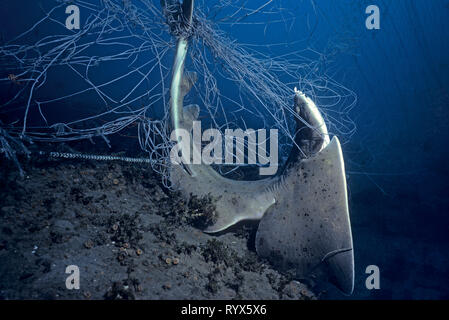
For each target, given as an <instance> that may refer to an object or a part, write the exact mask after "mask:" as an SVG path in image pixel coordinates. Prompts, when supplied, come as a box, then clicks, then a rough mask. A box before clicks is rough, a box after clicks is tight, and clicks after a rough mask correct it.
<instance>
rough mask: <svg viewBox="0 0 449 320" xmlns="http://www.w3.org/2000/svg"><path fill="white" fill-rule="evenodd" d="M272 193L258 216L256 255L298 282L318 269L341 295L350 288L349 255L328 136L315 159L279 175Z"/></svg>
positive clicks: (343, 197)
mask: <svg viewBox="0 0 449 320" xmlns="http://www.w3.org/2000/svg"><path fill="white" fill-rule="evenodd" d="M284 177H285V178H284V179H283V181H282V182H281V183H279V184H278V185H277V186H276V187H275V188H276V189H277V191H276V195H275V198H276V203H275V204H274V205H273V206H271V207H270V208H269V209H268V210H267V212H266V213H265V214H264V216H263V218H262V220H261V221H260V223H259V228H258V230H257V233H256V250H257V254H258V255H259V256H260V257H263V258H266V259H268V260H269V261H270V262H272V263H273V264H275V265H276V266H277V267H279V268H280V269H283V270H289V269H294V271H296V276H297V277H298V278H300V279H304V278H307V277H309V276H311V275H312V274H313V272H314V271H315V270H316V269H317V268H318V267H323V266H322V265H324V267H325V268H326V273H327V275H328V276H329V278H330V281H331V282H333V283H334V284H335V285H336V286H337V287H338V288H339V289H340V290H341V291H343V292H344V293H346V294H351V293H352V291H353V288H354V254H353V250H352V248H353V244H352V234H351V224H350V218H349V209H348V195H347V188H346V178H345V170H344V161H343V154H342V152H341V146H340V142H339V140H338V138H337V137H333V138H332V140H331V142H330V143H329V145H327V146H326V147H325V148H324V149H323V150H321V151H320V152H319V153H318V154H316V155H315V156H312V157H310V158H308V159H303V160H301V161H299V162H297V163H295V164H294V165H293V166H291V167H290V168H289V169H287V171H286V172H285V173H284Z"/></svg>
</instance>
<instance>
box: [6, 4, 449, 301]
mask: <svg viewBox="0 0 449 320" xmlns="http://www.w3.org/2000/svg"><path fill="white" fill-rule="evenodd" d="M42 2H43V3H44V4H45V6H47V5H48V4H49V3H50V2H49V1H42ZM264 2H265V1H258V3H261V4H262V3H264ZM254 3H256V1H255V2H254ZM36 4H37V1H17V0H15V1H12V0H8V1H5V0H4V1H3V2H2V5H1V13H2V14H1V19H0V27H1V31H2V35H3V37H4V38H5V39H10V38H12V37H13V36H14V35H17V34H18V33H20V32H21V31H23V30H25V28H26V27H29V25H30V21H36V19H37V17H40V16H41V12H40V11H38V10H35V8H36ZM281 4H282V6H283V7H284V8H285V9H287V11H288V12H289V13H290V15H289V16H288V17H291V16H292V15H293V16H294V17H295V22H294V24H293V26H292V28H290V24H288V23H287V22H286V23H281V24H269V25H268V27H267V28H265V25H258V26H255V25H234V26H229V25H224V26H222V27H223V29H224V30H225V31H226V32H228V34H229V35H230V37H231V38H236V39H237V40H238V41H239V42H243V43H245V42H251V43H259V44H269V43H281V42H286V43H295V46H309V47H311V48H314V49H316V50H318V51H320V52H330V51H331V50H334V51H333V52H334V53H336V54H335V55H333V59H332V61H329V65H328V68H329V70H330V71H331V73H332V74H333V75H334V78H335V80H337V81H339V82H341V83H342V84H343V85H345V86H346V87H348V88H350V89H351V90H353V91H354V92H355V93H356V94H357V97H358V101H357V105H356V107H355V108H354V109H353V111H352V113H351V116H352V118H353V119H354V121H355V123H356V125H357V132H356V133H355V134H354V135H353V136H352V137H350V138H349V137H348V138H347V139H346V137H342V138H343V140H344V141H345V144H344V146H343V148H344V153H345V160H346V167H347V176H348V186H349V192H350V209H351V219H352V226H353V237H354V247H355V258H356V287H355V292H354V295H353V296H352V297H351V298H373V299H403V298H413V299H441V298H446V299H448V298H449V289H448V288H447V286H448V285H449V270H448V265H449V235H448V231H449V200H448V192H449V180H448V176H449V174H448V165H447V159H448V151H447V145H446V141H447V138H448V135H449V57H448V55H449V34H448V33H449V32H448V31H449V19H448V18H449V2H448V1H447V0H432V1H428V0H384V1H381V0H370V1H365V0H352V1H350V0H339V1H331V0H315V1H313V0H300V1H297V0H291V1H282V2H281ZM371 4H375V5H378V6H379V8H380V13H381V29H380V30H367V29H366V28H365V19H366V17H367V15H366V14H365V8H366V7H367V6H368V5H371ZM254 7H257V5H254ZM32 8H34V9H32ZM249 21H254V20H251V19H249ZM259 21H260V20H259ZM289 21H290V20H289ZM35 36H36V37H39V35H38V34H36V35H35ZM299 39H301V40H303V41H301V43H300V44H298V43H297V41H298V40H299ZM292 49H294V48H291V47H290V48H289V46H280V47H271V48H270V49H265V50H266V52H268V53H270V54H273V55H274V56H275V55H278V54H282V53H285V52H286V51H288V50H292ZM298 49H301V48H298ZM122 67H123V68H126V66H122ZM2 76H5V75H2ZM60 77H61V78H63V77H64V75H63V74H61V75H60ZM74 85H76V84H74ZM77 103H78V102H77ZM72 112H75V111H72ZM79 112H82V111H79ZM56 117H57V116H56ZM136 143H137V142H136ZM371 264H374V265H377V266H379V268H380V272H381V289H380V290H373V291H369V290H367V289H366V288H365V278H366V275H365V268H366V267H367V266H368V265H371ZM324 297H327V298H344V297H343V296H342V295H341V294H339V293H338V292H336V291H335V290H332V289H330V291H329V293H328V294H327V295H325V296H324Z"/></svg>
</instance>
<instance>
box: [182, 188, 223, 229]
mask: <svg viewBox="0 0 449 320" xmlns="http://www.w3.org/2000/svg"><path fill="white" fill-rule="evenodd" d="M187 206H188V209H189V213H188V214H189V215H188V216H189V217H190V218H189V219H188V223H190V224H191V225H193V226H194V227H196V228H199V229H202V230H203V229H206V228H207V227H208V226H210V225H213V224H214V223H215V222H216V221H217V212H216V208H215V204H214V199H213V198H212V196H211V195H207V196H204V197H198V196H196V195H191V196H190V200H189V203H188V205H187Z"/></svg>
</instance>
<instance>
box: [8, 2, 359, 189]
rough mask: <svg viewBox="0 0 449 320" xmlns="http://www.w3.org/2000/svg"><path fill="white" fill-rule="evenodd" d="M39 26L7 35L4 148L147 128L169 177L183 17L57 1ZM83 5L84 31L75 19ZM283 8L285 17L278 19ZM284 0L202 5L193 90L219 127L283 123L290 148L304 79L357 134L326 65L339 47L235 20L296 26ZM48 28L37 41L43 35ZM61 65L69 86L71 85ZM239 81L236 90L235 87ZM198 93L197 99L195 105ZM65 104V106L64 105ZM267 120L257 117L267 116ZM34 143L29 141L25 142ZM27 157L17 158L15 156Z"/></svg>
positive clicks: (143, 138)
mask: <svg viewBox="0 0 449 320" xmlns="http://www.w3.org/2000/svg"><path fill="white" fill-rule="evenodd" d="M49 2H51V3H52V4H51V7H50V8H51V9H50V10H46V11H45V12H46V13H45V14H44V16H43V18H42V19H41V20H39V21H37V22H36V23H35V24H34V25H32V26H31V27H30V28H29V29H28V30H26V31H25V32H23V33H22V34H20V35H19V36H17V37H15V38H14V39H12V40H10V41H8V42H7V43H4V44H1V45H0V64H1V66H2V70H3V72H4V74H3V75H1V78H0V90H1V92H2V93H3V94H2V100H1V101H0V120H2V123H1V124H0V143H1V144H0V146H1V149H0V153H4V154H6V156H7V157H10V158H11V159H16V158H15V151H14V150H16V149H15V147H14V146H16V147H17V146H19V145H21V147H20V148H21V149H22V150H26V148H25V147H24V146H23V143H22V142H23V141H28V142H51V143H53V142H67V141H75V140H85V139H88V140H89V139H90V140H91V139H93V138H95V137H100V138H102V139H104V141H105V142H106V143H107V144H108V145H109V144H110V142H109V139H108V136H110V135H113V134H116V133H118V132H121V131H122V130H124V129H125V128H130V127H131V126H137V138H138V142H139V145H140V147H141V149H142V150H143V151H145V152H146V153H147V155H148V158H149V163H150V164H151V166H152V167H153V169H154V170H155V171H156V172H158V173H160V174H161V176H162V178H163V182H164V184H165V185H166V186H167V187H169V183H168V173H167V168H168V166H167V165H168V163H169V150H170V148H171V146H172V142H171V141H170V139H169V137H170V128H169V123H170V121H169V103H168V101H169V86H170V80H171V64H172V62H173V52H174V47H175V45H176V37H174V36H173V34H176V32H174V31H175V30H173V25H170V24H169V23H167V21H166V20H165V17H164V15H163V12H162V11H163V10H162V8H161V7H160V5H159V4H155V3H154V2H153V1H151V0H73V1H63V0H51V1H49ZM69 4H70V5H77V6H78V7H79V8H80V11H81V13H82V16H83V17H84V20H83V22H82V24H81V28H80V29H79V30H68V29H67V28H66V27H65V24H64V23H65V18H66V17H67V15H66V14H65V8H66V7H67V6H68V5H69ZM273 17H276V18H273ZM294 19H295V16H294V14H293V13H289V12H288V11H286V10H285V9H284V7H283V6H282V3H281V1H262V2H260V1H255V4H254V7H253V8H249V7H247V6H245V5H244V1H240V0H215V1H205V0H204V1H199V2H196V3H195V11H194V21H195V23H194V27H193V28H192V30H191V33H190V34H189V36H190V50H189V58H188V62H187V65H186V69H187V70H189V71H194V72H196V73H197V75H198V81H197V83H196V84H195V87H194V88H193V90H192V92H191V93H190V94H189V95H188V97H187V98H186V99H187V100H189V101H187V102H189V103H197V104H198V105H200V108H201V113H200V117H201V118H202V121H203V122H205V123H207V124H208V125H210V126H213V127H215V128H218V129H220V130H224V129H226V128H242V129H246V128H247V127H248V126H249V125H248V124H247V122H248V121H249V120H248V119H251V120H250V122H251V123H250V125H251V126H252V127H253V128H254V126H259V127H260V128H276V129H279V138H280V141H279V142H280V143H279V148H280V154H281V155H284V156H286V155H288V153H289V150H290V148H291V147H292V144H293V143H294V140H293V137H294V134H295V132H294V130H295V126H294V123H295V121H294V118H295V117H298V115H297V114H296V113H295V112H294V110H293V104H292V98H293V90H292V89H293V87H298V88H299V89H300V90H301V91H303V92H304V93H306V95H308V96H309V97H311V98H312V99H313V100H314V101H315V102H316V104H317V106H318V107H319V108H320V110H321V111H322V113H323V115H324V117H325V121H326V123H327V125H328V128H329V131H330V133H338V134H340V135H344V136H350V135H351V134H352V133H353V132H354V130H355V125H354V123H353V122H352V121H351V120H350V118H349V112H350V110H351V109H352V108H353V107H354V105H355V103H356V96H355V94H354V93H353V92H352V91H350V90H349V89H347V88H345V87H344V86H342V85H340V84H339V83H337V82H335V81H333V80H332V78H331V77H329V76H328V75H327V74H326V70H325V65H326V63H327V57H326V55H324V54H320V53H318V52H317V51H315V50H312V49H311V48H306V49H302V50H296V49H293V50H292V49H291V47H294V46H296V45H298V44H290V46H289V51H288V52H286V53H284V54H282V55H278V56H272V55H270V51H271V49H272V48H273V46H276V45H279V44H261V45H254V44H239V43H237V42H236V41H234V40H231V39H230V37H229V36H228V35H227V33H225V32H224V31H223V29H226V28H230V27H231V28H245V26H251V25H252V26H254V25H258V24H259V25H264V26H265V29H266V28H267V27H268V22H266V21H270V24H272V25H275V24H290V23H293V22H294ZM38 31H39V33H38V34H40V33H43V34H45V35H44V36H39V37H38V39H37V40H36V33H37V32H38ZM61 74H64V81H65V82H66V83H68V84H69V85H68V86H67V85H64V84H61V82H60V78H61ZM229 88H235V90H230V89H229ZM187 102H186V104H187ZM61 109H62V110H63V111H61ZM256 120H257V121H256ZM23 148H25V149H23ZM15 161H17V160H15Z"/></svg>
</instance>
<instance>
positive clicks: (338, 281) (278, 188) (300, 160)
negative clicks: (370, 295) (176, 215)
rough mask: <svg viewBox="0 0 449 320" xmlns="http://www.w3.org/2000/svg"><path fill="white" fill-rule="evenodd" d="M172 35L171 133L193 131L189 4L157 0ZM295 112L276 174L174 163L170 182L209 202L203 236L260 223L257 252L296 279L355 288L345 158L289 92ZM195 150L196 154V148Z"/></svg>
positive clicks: (302, 99)
mask: <svg viewBox="0 0 449 320" xmlns="http://www.w3.org/2000/svg"><path fill="white" fill-rule="evenodd" d="M161 5H162V8H163V12H164V14H165V16H166V20H167V23H168V24H169V26H170V29H171V30H176V32H173V35H174V36H176V37H177V45H176V52H175V57H174V63H173V70H172V72H173V73H172V81H171V85H170V102H169V104H170V120H171V127H172V129H173V130H177V129H184V130H187V131H191V129H192V124H193V121H195V120H196V119H197V118H198V115H199V111H200V109H199V106H197V105H189V106H184V98H185V96H186V95H187V94H188V92H189V91H190V90H191V88H192V86H193V85H194V83H195V81H196V80H197V76H196V74H195V73H191V72H186V71H185V70H184V65H185V60H186V56H187V51H188V45H189V36H188V35H189V29H190V28H193V24H194V18H193V6H194V0H184V1H183V2H182V4H181V3H179V2H178V1H176V0H170V1H169V0H162V1H161ZM292 94H293V96H294V98H293V105H294V111H295V112H296V113H297V117H295V118H296V131H295V132H296V134H295V137H294V142H295V143H294V147H293V148H292V150H291V153H290V155H289V157H288V160H287V162H286V164H285V165H284V167H283V168H282V170H280V172H279V174H277V175H276V176H271V177H269V178H264V179H260V180H255V181H241V180H233V179H229V178H226V177H224V176H222V175H220V174H219V173H218V172H217V171H216V170H215V169H214V168H213V167H212V166H210V165H206V164H186V163H188V161H186V163H172V164H171V166H170V173H169V174H170V181H171V183H172V185H173V187H174V188H175V189H177V190H179V191H180V192H181V194H182V195H183V196H184V197H186V198H189V197H191V196H192V195H194V196H197V197H205V196H209V197H211V198H212V199H214V205H215V211H216V219H215V221H214V223H213V224H211V225H209V226H207V227H206V229H205V230H204V232H206V233H217V232H222V231H225V230H226V229H228V228H229V227H231V226H233V225H235V224H237V223H238V222H240V221H245V220H258V221H259V225H258V229H257V232H256V239H255V241H256V243H255V247H256V251H257V254H258V255H259V256H260V257H261V258H264V259H267V260H268V261H270V262H271V263H272V264H273V265H276V266H277V267H278V268H279V269H282V270H285V271H293V272H294V274H295V277H296V278H298V279H307V278H309V279H310V278H315V277H320V278H322V279H326V280H328V281H330V282H331V283H333V284H334V285H336V286H337V287H338V288H339V289H340V290H341V291H342V292H343V293H345V294H351V293H352V292H353V289H354V253H353V241H352V231H351V223H350V216H349V206H348V194H347V185H346V176H345V166H344V158H343V153H342V148H341V144H340V141H339V139H338V137H337V136H333V137H331V136H330V134H329V133H328V130H327V127H326V124H325V121H324V119H323V116H322V115H321V113H320V111H319V109H318V107H317V106H316V105H315V103H314V102H313V101H312V100H311V99H310V98H309V97H307V96H306V95H305V94H304V93H303V92H301V91H299V90H298V89H297V88H294V90H293V92H292ZM192 147H193V149H194V150H193V152H200V151H199V150H195V146H194V145H193V146H192Z"/></svg>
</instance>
